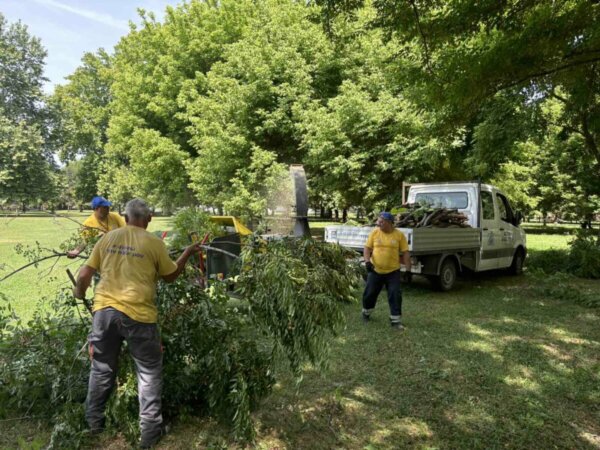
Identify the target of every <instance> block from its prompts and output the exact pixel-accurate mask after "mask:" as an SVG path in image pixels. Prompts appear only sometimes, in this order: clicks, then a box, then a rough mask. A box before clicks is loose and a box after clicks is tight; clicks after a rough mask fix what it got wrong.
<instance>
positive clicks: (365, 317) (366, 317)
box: [361, 313, 371, 323]
mask: <svg viewBox="0 0 600 450" xmlns="http://www.w3.org/2000/svg"><path fill="white" fill-rule="evenodd" d="M361 316H362V321H363V323H369V321H370V320H371V317H370V316H368V315H366V314H365V313H362V314H361Z"/></svg>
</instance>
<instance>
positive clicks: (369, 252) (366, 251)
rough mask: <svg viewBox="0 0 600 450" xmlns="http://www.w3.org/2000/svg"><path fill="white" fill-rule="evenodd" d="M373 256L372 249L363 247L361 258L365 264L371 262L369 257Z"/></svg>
mask: <svg viewBox="0 0 600 450" xmlns="http://www.w3.org/2000/svg"><path fill="white" fill-rule="evenodd" d="M372 254H373V249H372V248H370V247H365V248H364V250H363V258H364V260H365V262H369V261H371V255H372Z"/></svg>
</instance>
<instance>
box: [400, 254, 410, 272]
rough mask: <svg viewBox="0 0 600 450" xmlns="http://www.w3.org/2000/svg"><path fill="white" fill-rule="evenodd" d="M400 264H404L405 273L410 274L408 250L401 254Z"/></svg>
mask: <svg viewBox="0 0 600 450" xmlns="http://www.w3.org/2000/svg"><path fill="white" fill-rule="evenodd" d="M402 264H404V268H405V269H406V271H407V272H410V270H411V260H410V253H409V251H408V250H407V251H405V252H404V253H402Z"/></svg>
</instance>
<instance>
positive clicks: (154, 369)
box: [85, 308, 162, 445]
mask: <svg viewBox="0 0 600 450" xmlns="http://www.w3.org/2000/svg"><path fill="white" fill-rule="evenodd" d="M123 341H127V346H128V348H129V353H130V354H131V357H132V358H133V361H134V362H135V368H136V372H137V380H138V397H139V402H140V428H141V431H142V439H141V444H142V445H152V444H154V443H156V442H157V441H158V440H159V438H160V436H161V427H162V414H161V390H162V350H161V344H160V337H159V335H158V328H157V326H156V324H155V323H152V324H150V323H142V322H137V321H135V320H133V319H131V318H130V317H128V316H127V315H125V314H123V313H122V312H120V311H117V310H116V309H113V308H105V309H101V310H99V311H96V312H95V313H94V318H93V321H92V332H91V333H90V335H89V337H88V342H89V347H90V357H91V360H92V367H91V371H90V381H89V385H88V394H87V399H86V408H85V418H86V420H87V423H88V425H89V427H90V429H91V430H92V431H100V430H101V429H102V428H103V427H104V417H105V416H104V409H105V407H106V402H107V401H108V398H109V396H110V393H111V391H112V389H113V387H114V384H115V378H116V376H117V371H118V359H119V352H120V350H121V344H122V343H123Z"/></svg>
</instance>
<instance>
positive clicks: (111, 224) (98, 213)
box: [67, 197, 125, 258]
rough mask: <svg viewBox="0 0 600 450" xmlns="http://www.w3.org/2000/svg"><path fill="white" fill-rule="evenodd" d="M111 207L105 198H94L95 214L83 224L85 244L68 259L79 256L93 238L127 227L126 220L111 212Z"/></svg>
mask: <svg viewBox="0 0 600 450" xmlns="http://www.w3.org/2000/svg"><path fill="white" fill-rule="evenodd" d="M111 206H112V203H111V202H109V201H108V200H107V199H105V198H104V197H94V198H93V199H92V209H93V210H94V212H93V213H92V215H91V216H90V217H88V218H87V219H85V221H84V222H83V227H84V228H83V230H82V232H81V237H82V238H83V241H84V242H83V243H82V244H81V245H79V246H78V247H77V248H76V249H75V250H71V251H69V252H67V258H76V257H77V256H79V254H80V253H81V252H82V251H83V250H85V248H86V247H87V246H88V243H89V242H90V241H91V240H92V239H93V238H95V237H97V236H102V235H103V234H104V233H108V232H109V231H112V230H116V229H117V228H121V227H124V226H125V220H124V219H123V218H122V217H121V216H120V215H119V214H117V213H114V212H110V207H111Z"/></svg>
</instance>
